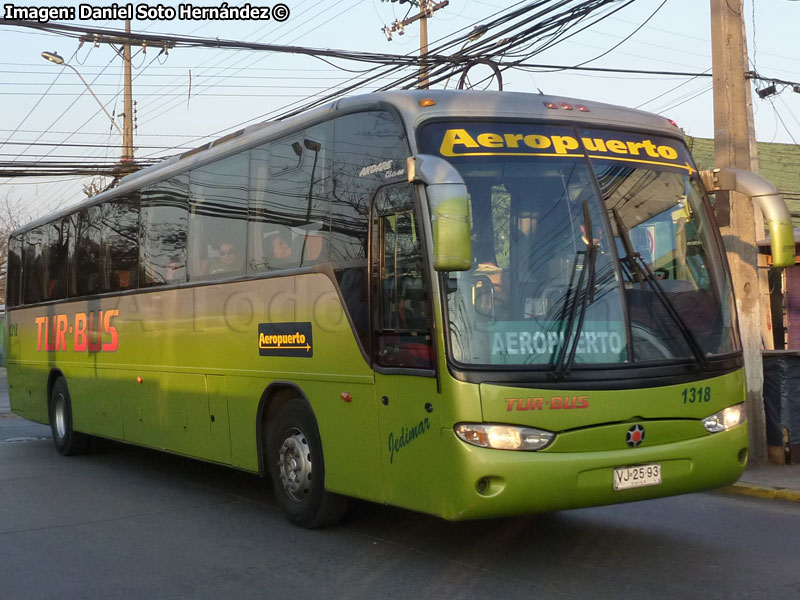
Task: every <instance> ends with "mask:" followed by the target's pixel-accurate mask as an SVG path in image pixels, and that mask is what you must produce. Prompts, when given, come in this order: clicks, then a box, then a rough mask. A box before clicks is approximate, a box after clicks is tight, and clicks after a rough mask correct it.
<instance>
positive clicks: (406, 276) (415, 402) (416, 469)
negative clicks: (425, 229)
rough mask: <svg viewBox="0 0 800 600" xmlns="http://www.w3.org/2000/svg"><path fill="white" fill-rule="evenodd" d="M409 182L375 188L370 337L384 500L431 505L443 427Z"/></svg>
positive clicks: (427, 297)
mask: <svg viewBox="0 0 800 600" xmlns="http://www.w3.org/2000/svg"><path fill="white" fill-rule="evenodd" d="M415 196H416V194H415V192H414V188H413V187H412V186H411V185H409V184H400V185H394V186H388V187H384V188H382V189H381V190H379V191H378V193H377V195H376V197H375V200H374V203H373V214H372V230H373V234H372V274H373V277H372V281H373V286H374V287H373V297H374V298H375V299H376V302H374V303H373V336H374V343H373V348H374V349H375V350H374V352H375V356H374V364H375V371H376V373H375V390H376V398H377V401H378V420H379V427H380V443H381V462H382V467H383V473H384V482H385V489H386V497H387V501H388V502H389V503H391V504H396V505H399V506H403V507H407V508H414V509H418V510H427V511H429V512H430V511H431V510H433V509H434V508H435V502H436V501H435V498H436V496H437V481H438V466H439V464H438V461H437V457H438V456H439V447H440V443H441V427H440V421H439V417H438V413H437V412H436V410H435V408H436V407H435V404H436V378H435V376H434V375H435V371H434V362H435V361H434V355H433V341H432V325H431V323H432V318H431V303H430V293H429V289H430V285H429V277H428V275H427V267H426V262H425V260H424V253H423V248H424V244H423V242H422V236H421V227H420V221H419V218H418V215H417V210H416V205H415Z"/></svg>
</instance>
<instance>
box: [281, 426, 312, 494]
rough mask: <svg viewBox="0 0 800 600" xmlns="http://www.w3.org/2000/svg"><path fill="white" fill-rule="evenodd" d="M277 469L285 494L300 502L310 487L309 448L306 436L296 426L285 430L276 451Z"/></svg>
mask: <svg viewBox="0 0 800 600" xmlns="http://www.w3.org/2000/svg"><path fill="white" fill-rule="evenodd" d="M278 469H279V473H280V478H281V483H282V484H283V489H284V490H286V494H287V495H288V496H289V497H290V498H291V499H292V500H294V501H295V502H302V501H303V500H305V499H306V496H307V495H308V490H309V489H310V488H311V448H310V447H309V445H308V442H307V441H306V436H305V435H304V434H303V432H302V431H300V430H299V429H297V428H296V427H292V428H291V429H290V430H289V431H287V432H286V435H285V436H284V438H283V443H282V444H281V449H280V452H279V453H278Z"/></svg>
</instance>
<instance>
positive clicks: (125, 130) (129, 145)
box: [122, 19, 133, 163]
mask: <svg viewBox="0 0 800 600" xmlns="http://www.w3.org/2000/svg"><path fill="white" fill-rule="evenodd" d="M130 32H131V20H130V19H125V33H130ZM122 60H123V62H124V63H125V64H124V65H123V69H124V70H123V76H124V80H125V99H124V103H123V110H124V111H125V115H124V120H123V122H122V162H123V163H130V162H131V161H132V160H133V83H132V77H131V44H130V42H129V41H128V42H126V43H125V46H124V48H123V51H122Z"/></svg>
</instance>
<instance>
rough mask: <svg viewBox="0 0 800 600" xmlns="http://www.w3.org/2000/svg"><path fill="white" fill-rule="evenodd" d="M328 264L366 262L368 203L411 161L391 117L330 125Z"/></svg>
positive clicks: (357, 117) (350, 118)
mask: <svg viewBox="0 0 800 600" xmlns="http://www.w3.org/2000/svg"><path fill="white" fill-rule="evenodd" d="M335 137H336V155H335V157H334V163H333V170H332V174H333V182H332V186H331V188H332V192H331V195H332V203H333V207H332V210H333V218H332V222H331V230H332V235H331V260H332V261H333V262H334V264H336V263H339V262H349V261H351V260H353V259H366V257H367V236H368V231H369V227H368V223H369V219H368V215H369V203H370V202H371V200H372V196H373V195H374V194H375V190H376V189H377V188H378V187H380V186H381V185H384V184H385V183H386V182H389V181H402V180H403V179H404V178H405V174H406V171H405V169H406V159H407V158H408V156H409V155H410V151H409V148H408V143H407V141H406V136H405V132H404V131H403V127H402V125H401V123H400V122H399V121H398V120H396V119H395V118H394V117H393V116H392V114H390V113H388V112H384V111H378V112H369V113H358V114H353V115H347V116H344V117H340V118H338V119H336V121H335Z"/></svg>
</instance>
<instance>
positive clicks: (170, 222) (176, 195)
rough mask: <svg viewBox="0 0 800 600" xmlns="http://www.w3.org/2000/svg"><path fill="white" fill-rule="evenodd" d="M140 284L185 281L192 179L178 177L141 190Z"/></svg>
mask: <svg viewBox="0 0 800 600" xmlns="http://www.w3.org/2000/svg"><path fill="white" fill-rule="evenodd" d="M141 206H142V208H141V219H140V220H141V226H140V228H139V274H140V277H139V281H140V285H142V286H150V285H164V284H173V283H181V282H184V281H186V224H187V222H188V219H189V178H188V176H187V175H178V176H177V177H173V178H171V179H167V180H166V181H162V182H161V183H157V184H156V185H154V186H151V187H149V188H146V189H145V190H143V191H142V203H141Z"/></svg>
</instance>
